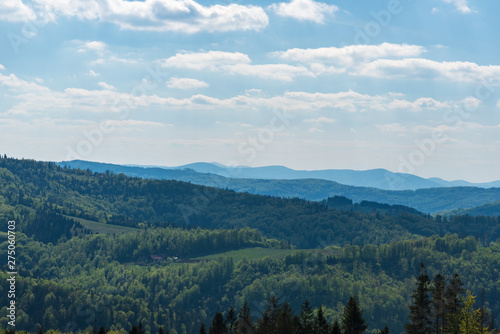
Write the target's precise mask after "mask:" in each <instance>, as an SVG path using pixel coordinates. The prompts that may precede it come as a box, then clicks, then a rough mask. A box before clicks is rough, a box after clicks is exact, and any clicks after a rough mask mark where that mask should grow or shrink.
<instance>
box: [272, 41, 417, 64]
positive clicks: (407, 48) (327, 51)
mask: <svg viewBox="0 0 500 334" xmlns="http://www.w3.org/2000/svg"><path fill="white" fill-rule="evenodd" d="M424 52H426V50H425V48H424V47H423V46H418V45H408V44H391V43H382V44H379V45H349V46H344V47H341V48H336V47H329V48H317V49H297V48H296V49H289V50H287V51H280V52H273V53H271V55H272V56H275V57H279V58H281V59H285V60H293V61H298V62H304V63H334V64H339V65H342V66H354V65H356V64H358V63H360V62H365V61H367V60H372V59H377V58H386V57H387V58H404V57H415V56H419V55H421V54H422V53H424Z"/></svg>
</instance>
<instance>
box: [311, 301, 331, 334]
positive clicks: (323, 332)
mask: <svg viewBox="0 0 500 334" xmlns="http://www.w3.org/2000/svg"><path fill="white" fill-rule="evenodd" d="M328 329H329V326H328V321H326V319H325V316H324V314H323V307H322V306H321V305H320V307H319V308H318V312H317V314H316V318H315V319H314V332H315V333H318V334H328Z"/></svg>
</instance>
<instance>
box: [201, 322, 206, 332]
mask: <svg viewBox="0 0 500 334" xmlns="http://www.w3.org/2000/svg"><path fill="white" fill-rule="evenodd" d="M200 334H207V330H206V329H205V323H203V322H202V323H201V326H200Z"/></svg>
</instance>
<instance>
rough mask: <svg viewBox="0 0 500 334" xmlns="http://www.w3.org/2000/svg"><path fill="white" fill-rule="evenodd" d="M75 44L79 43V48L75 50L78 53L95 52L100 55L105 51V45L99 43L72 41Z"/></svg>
mask: <svg viewBox="0 0 500 334" xmlns="http://www.w3.org/2000/svg"><path fill="white" fill-rule="evenodd" d="M74 42H76V43H81V45H80V48H79V49H78V50H77V51H78V52H86V51H95V52H97V53H99V54H101V53H102V52H103V51H104V49H106V43H104V42H101V41H84V42H80V41H74Z"/></svg>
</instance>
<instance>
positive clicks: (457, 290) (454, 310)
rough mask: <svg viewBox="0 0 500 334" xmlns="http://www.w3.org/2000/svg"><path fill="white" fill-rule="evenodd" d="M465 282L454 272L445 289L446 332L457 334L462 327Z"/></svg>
mask: <svg viewBox="0 0 500 334" xmlns="http://www.w3.org/2000/svg"><path fill="white" fill-rule="evenodd" d="M464 292H465V290H464V288H463V283H462V280H461V278H460V276H459V275H458V274H454V275H453V278H452V279H451V280H450V282H449V283H448V286H447V287H446V291H445V296H444V297H445V305H444V307H445V319H444V320H445V323H444V327H445V328H444V332H445V333H451V334H456V333H458V332H459V327H460V311H461V310H462V307H463V297H462V295H463V293H464Z"/></svg>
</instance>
